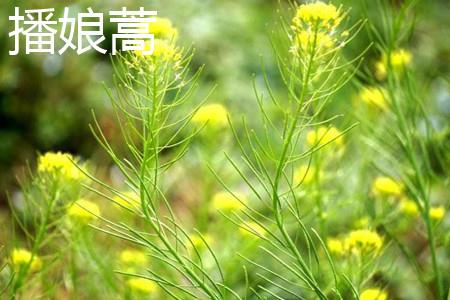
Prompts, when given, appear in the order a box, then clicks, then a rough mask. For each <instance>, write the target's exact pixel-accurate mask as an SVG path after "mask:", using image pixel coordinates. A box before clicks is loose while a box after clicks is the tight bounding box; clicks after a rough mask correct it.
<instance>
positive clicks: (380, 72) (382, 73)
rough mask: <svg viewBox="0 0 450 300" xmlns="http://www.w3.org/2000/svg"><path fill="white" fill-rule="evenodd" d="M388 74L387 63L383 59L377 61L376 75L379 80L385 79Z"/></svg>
mask: <svg viewBox="0 0 450 300" xmlns="http://www.w3.org/2000/svg"><path fill="white" fill-rule="evenodd" d="M386 75H387V69H386V64H385V63H384V62H383V61H377V62H376V63H375V77H376V78H377V79H378V80H384V79H385V78H386Z"/></svg>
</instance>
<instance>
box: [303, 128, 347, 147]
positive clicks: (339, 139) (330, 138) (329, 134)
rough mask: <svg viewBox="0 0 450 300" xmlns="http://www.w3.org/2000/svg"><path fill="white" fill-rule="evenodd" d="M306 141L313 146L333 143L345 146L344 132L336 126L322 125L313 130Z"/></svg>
mask: <svg viewBox="0 0 450 300" xmlns="http://www.w3.org/2000/svg"><path fill="white" fill-rule="evenodd" d="M306 142H307V143H308V145H310V146H311V147H315V146H324V145H327V144H333V145H335V146H343V144H344V137H343V136H342V132H341V131H340V130H339V129H337V128H336V127H325V126H320V127H319V128H317V129H316V130H311V131H309V132H308V134H307V135H306Z"/></svg>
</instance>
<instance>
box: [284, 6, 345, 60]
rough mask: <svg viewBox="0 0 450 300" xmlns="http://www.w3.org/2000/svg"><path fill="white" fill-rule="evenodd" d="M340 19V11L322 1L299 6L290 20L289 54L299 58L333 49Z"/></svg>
mask: <svg viewBox="0 0 450 300" xmlns="http://www.w3.org/2000/svg"><path fill="white" fill-rule="evenodd" d="M342 17H343V15H342V13H341V11H340V9H338V8H336V6H334V5H332V4H326V3H324V2H322V1H317V2H313V3H308V4H302V5H300V6H299V7H298V9H297V12H296V15H295V16H294V18H293V19H292V29H293V31H294V36H293V46H292V48H291V52H293V53H294V55H296V56H300V55H301V53H310V54H312V53H316V52H324V51H326V50H329V49H331V48H333V47H334V46H335V44H336V28H337V26H338V25H339V23H340V22H341V20H342Z"/></svg>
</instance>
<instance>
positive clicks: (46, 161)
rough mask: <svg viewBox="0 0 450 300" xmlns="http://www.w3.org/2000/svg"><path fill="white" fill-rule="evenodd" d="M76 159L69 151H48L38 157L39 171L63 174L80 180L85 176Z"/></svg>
mask: <svg viewBox="0 0 450 300" xmlns="http://www.w3.org/2000/svg"><path fill="white" fill-rule="evenodd" d="M76 161H77V160H76V159H75V158H74V157H73V156H72V155H71V154H68V153H61V152H56V153H55V152H47V153H45V154H44V155H41V156H39V158H38V167H37V168H38V171H39V172H42V173H51V174H57V175H62V176H64V177H66V178H68V179H73V180H78V179H81V178H83V176H84V174H83V172H82V171H81V170H80V169H79V167H77V166H76V165H75V164H74V163H76Z"/></svg>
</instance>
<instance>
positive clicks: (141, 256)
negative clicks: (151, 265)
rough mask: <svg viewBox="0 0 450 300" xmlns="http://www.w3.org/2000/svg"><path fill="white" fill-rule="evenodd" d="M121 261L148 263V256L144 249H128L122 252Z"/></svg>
mask: <svg viewBox="0 0 450 300" xmlns="http://www.w3.org/2000/svg"><path fill="white" fill-rule="evenodd" d="M119 258H120V262H121V263H123V264H124V265H140V266H143V265H146V264H147V263H148V256H147V254H146V253H145V252H144V251H140V250H136V249H126V250H123V251H122V252H120V256H119Z"/></svg>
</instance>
